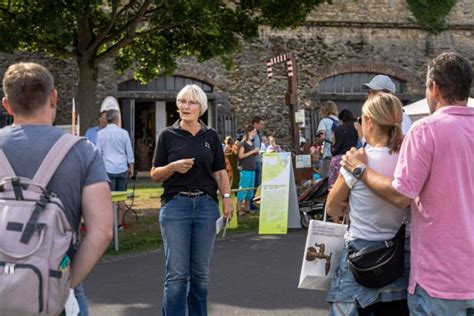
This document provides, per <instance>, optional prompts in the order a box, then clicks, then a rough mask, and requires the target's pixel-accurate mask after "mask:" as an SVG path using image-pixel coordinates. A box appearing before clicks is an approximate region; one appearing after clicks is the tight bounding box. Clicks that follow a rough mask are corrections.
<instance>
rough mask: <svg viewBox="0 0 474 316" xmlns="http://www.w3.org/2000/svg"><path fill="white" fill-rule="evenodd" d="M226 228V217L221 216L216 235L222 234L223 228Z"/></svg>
mask: <svg viewBox="0 0 474 316" xmlns="http://www.w3.org/2000/svg"><path fill="white" fill-rule="evenodd" d="M224 226H225V220H224V216H221V217H219V218H218V219H217V221H216V235H218V234H219V233H220V231H221V230H222V228H224Z"/></svg>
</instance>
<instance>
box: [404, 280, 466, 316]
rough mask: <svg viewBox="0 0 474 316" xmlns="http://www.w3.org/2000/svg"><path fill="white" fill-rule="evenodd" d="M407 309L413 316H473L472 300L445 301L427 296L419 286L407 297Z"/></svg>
mask: <svg viewBox="0 0 474 316" xmlns="http://www.w3.org/2000/svg"><path fill="white" fill-rule="evenodd" d="M408 308H409V309H410V315H413V316H424V315H429V316H438V315H439V316H444V315H452V316H474V300H447V299H440V298H436V297H431V296H429V294H428V293H426V291H425V290H424V289H423V288H422V287H421V286H419V285H417V286H416V287H415V293H413V295H412V294H409V295H408Z"/></svg>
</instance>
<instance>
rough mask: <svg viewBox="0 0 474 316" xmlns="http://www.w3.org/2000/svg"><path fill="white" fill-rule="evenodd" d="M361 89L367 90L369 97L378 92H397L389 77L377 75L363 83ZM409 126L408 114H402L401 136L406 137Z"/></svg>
mask: <svg viewBox="0 0 474 316" xmlns="http://www.w3.org/2000/svg"><path fill="white" fill-rule="evenodd" d="M362 87H364V88H367V89H369V91H368V93H369V97H370V95H371V94H375V93H378V92H386V93H391V94H395V93H396V92H397V88H396V87H395V84H394V83H393V81H392V80H391V79H390V77H388V76H385V75H377V76H375V77H374V78H372V80H371V81H370V82H369V83H364V84H363V85H362ZM410 126H411V119H410V117H409V116H408V114H406V113H405V111H404V112H403V120H402V133H403V135H406V134H407V133H408V130H409V129H410Z"/></svg>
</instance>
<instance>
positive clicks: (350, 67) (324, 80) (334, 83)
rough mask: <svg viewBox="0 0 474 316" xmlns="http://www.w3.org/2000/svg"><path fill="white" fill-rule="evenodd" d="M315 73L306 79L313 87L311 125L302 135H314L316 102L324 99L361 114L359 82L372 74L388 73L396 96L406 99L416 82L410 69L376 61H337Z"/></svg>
mask: <svg viewBox="0 0 474 316" xmlns="http://www.w3.org/2000/svg"><path fill="white" fill-rule="evenodd" d="M318 70H319V72H318V74H317V75H313V76H311V78H310V79H309V83H310V85H311V86H312V90H311V92H310V93H309V98H310V101H311V102H310V103H311V109H312V111H310V114H309V121H310V123H311V124H310V125H309V126H308V127H307V128H306V131H305V135H306V136H307V137H310V138H311V139H314V137H315V135H314V134H315V132H316V129H317V124H318V123H319V120H320V118H319V113H318V112H319V111H318V110H319V104H320V103H321V102H323V101H327V100H331V101H335V102H336V104H337V105H338V109H339V111H340V110H342V109H349V110H350V111H351V112H352V113H353V114H354V116H358V115H360V109H361V106H362V104H363V103H364V101H365V99H366V92H365V91H364V90H362V89H361V84H363V83H367V82H369V81H370V80H371V79H372V78H373V77H374V76H376V75H379V74H384V75H387V76H389V77H390V78H391V79H392V81H393V82H394V83H395V86H396V88H397V96H398V97H399V98H400V99H401V100H402V102H404V103H406V102H408V101H409V100H410V98H411V95H410V93H409V92H410V91H412V89H413V87H414V86H415V82H416V80H415V78H414V77H413V75H412V74H410V73H409V72H407V71H405V70H403V69H400V68H399V67H390V66H387V65H382V64H378V63H368V62H358V63H357V64H349V63H348V64H346V63H342V64H337V65H330V66H326V67H323V68H322V69H318Z"/></svg>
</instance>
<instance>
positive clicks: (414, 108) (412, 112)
mask: <svg viewBox="0 0 474 316" xmlns="http://www.w3.org/2000/svg"><path fill="white" fill-rule="evenodd" d="M467 105H468V106H470V107H474V98H469V100H468V102H467ZM403 109H404V110H405V113H407V114H408V115H409V116H410V118H411V120H412V121H413V122H414V121H416V120H419V119H420V118H422V117H425V116H427V115H429V114H430V109H429V107H428V102H427V101H426V98H424V99H421V100H420V101H416V102H414V103H411V104H408V105H406V106H404V107H403Z"/></svg>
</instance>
